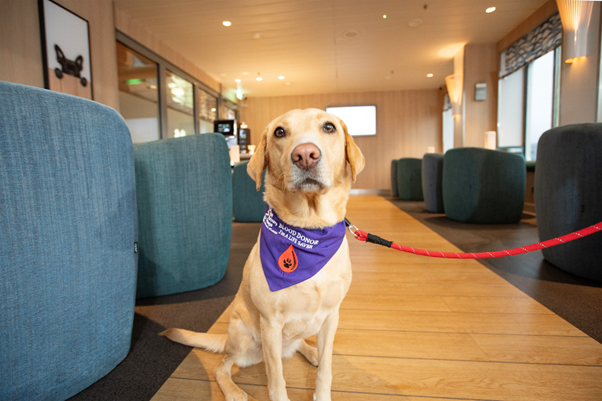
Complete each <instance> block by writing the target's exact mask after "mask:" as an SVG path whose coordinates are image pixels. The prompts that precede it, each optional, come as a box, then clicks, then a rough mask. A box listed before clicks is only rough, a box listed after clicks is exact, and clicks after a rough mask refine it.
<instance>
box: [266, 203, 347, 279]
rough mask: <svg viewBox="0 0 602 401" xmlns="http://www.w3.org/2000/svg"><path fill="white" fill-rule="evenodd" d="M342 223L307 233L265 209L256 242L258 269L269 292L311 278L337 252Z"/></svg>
mask: <svg viewBox="0 0 602 401" xmlns="http://www.w3.org/2000/svg"><path fill="white" fill-rule="evenodd" d="M344 238H345V221H341V222H340V223H337V224H335V225H334V226H332V227H326V228H324V229H321V230H320V229H316V230H308V229H304V228H299V227H294V226H291V225H289V224H286V223H285V222H284V221H282V220H281V219H280V218H279V217H278V215H277V214H276V212H274V210H273V209H272V208H270V207H269V206H268V208H267V211H266V213H265V215H264V216H263V225H262V227H261V236H260V240H259V256H260V258H261V266H262V267H263V272H264V274H265V277H266V280H267V282H268V285H269V287H270V290H271V291H279V290H282V289H284V288H287V287H291V286H293V285H295V284H298V283H301V282H303V281H305V280H307V279H309V278H311V277H313V276H315V275H316V274H317V273H318V272H319V271H320V270H321V269H322V268H323V267H324V266H325V265H326V263H328V261H329V260H330V259H331V258H332V257H333V255H334V254H335V253H336V252H337V251H338V250H339V248H340V246H341V244H342V243H343V239H344Z"/></svg>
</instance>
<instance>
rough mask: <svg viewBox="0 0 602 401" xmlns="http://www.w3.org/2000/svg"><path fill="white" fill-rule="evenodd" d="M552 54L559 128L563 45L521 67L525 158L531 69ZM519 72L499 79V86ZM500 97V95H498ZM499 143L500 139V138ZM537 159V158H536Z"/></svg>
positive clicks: (554, 105)
mask: <svg viewBox="0 0 602 401" xmlns="http://www.w3.org/2000/svg"><path fill="white" fill-rule="evenodd" d="M550 52H554V75H553V88H552V121H551V124H552V128H555V127H558V125H559V115H560V113H559V104H560V76H561V73H562V72H561V68H562V63H561V60H562V45H558V46H556V47H553V48H551V49H550V50H548V51H547V52H545V53H543V54H541V55H539V56H538V57H537V58H535V59H533V60H531V61H529V62H528V63H525V64H524V65H523V66H521V67H520V68H519V69H518V70H521V69H522V70H523V72H522V73H523V91H522V92H523V93H522V97H523V117H522V124H521V128H522V135H521V136H522V141H523V144H522V145H521V146H522V152H521V153H522V155H523V157H525V160H526V157H527V154H526V152H527V121H528V118H529V115H528V112H529V110H528V93H527V91H528V88H529V69H530V68H531V66H532V64H533V62H535V61H536V60H538V59H539V58H541V57H543V56H545V55H546V54H548V53H550ZM518 70H514V71H511V72H510V73H507V74H505V75H503V76H500V77H498V85H499V82H500V81H501V80H503V79H504V78H506V77H507V76H509V75H512V74H513V73H515V72H517V71H518ZM498 96H499V95H498ZM499 103H500V99H499V97H498V104H499ZM498 125H499V111H498ZM498 136H499V132H498ZM498 143H499V137H498ZM536 159H537V158H536Z"/></svg>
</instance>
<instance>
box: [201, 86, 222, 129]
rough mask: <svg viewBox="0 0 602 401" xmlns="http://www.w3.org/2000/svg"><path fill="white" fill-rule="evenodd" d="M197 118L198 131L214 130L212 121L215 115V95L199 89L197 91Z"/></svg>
mask: <svg viewBox="0 0 602 401" xmlns="http://www.w3.org/2000/svg"><path fill="white" fill-rule="evenodd" d="M197 105H198V110H199V113H198V120H199V133H201V134H205V133H207V132H214V131H215V130H214V128H213V122H214V121H215V120H216V116H217V97H215V96H213V95H211V94H210V93H209V92H207V91H204V90H202V89H199V91H198V99H197Z"/></svg>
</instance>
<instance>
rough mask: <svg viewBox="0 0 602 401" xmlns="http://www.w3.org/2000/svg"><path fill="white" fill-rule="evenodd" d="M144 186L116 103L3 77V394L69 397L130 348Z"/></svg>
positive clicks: (0, 122) (0, 373) (0, 165)
mask: <svg viewBox="0 0 602 401" xmlns="http://www.w3.org/2000/svg"><path fill="white" fill-rule="evenodd" d="M135 190H136V186H135V176H134V159H133V155H132V142H131V138H130V134H129V131H128V129H127V127H126V125H125V123H124V121H123V119H122V118H121V116H119V114H118V113H117V112H115V110H113V109H111V108H109V107H105V106H102V105H100V104H98V103H95V102H92V101H89V100H84V99H81V98H76V97H73V96H69V95H64V94H59V93H56V92H51V91H48V90H43V89H38V88H32V87H28V86H23V85H16V84H9V83H6V82H0V399H1V400H41V399H44V400H64V399H67V398H69V397H71V396H73V395H75V394H77V393H78V392H80V391H81V390H83V389H85V388H86V387H88V386H89V385H91V384H92V383H94V382H95V381H97V380H98V379H100V378H101V377H103V376H104V375H106V374H107V373H108V372H110V371H111V370H112V369H113V368H114V367H115V366H116V365H117V364H118V363H119V362H121V361H122V360H123V359H124V358H125V356H126V355H127V353H128V351H129V349H130V341H131V336H132V324H133V319H134V303H135V290H136V263H137V254H136V253H135V246H134V243H135V242H136V241H137V233H136V231H137V230H136V193H135Z"/></svg>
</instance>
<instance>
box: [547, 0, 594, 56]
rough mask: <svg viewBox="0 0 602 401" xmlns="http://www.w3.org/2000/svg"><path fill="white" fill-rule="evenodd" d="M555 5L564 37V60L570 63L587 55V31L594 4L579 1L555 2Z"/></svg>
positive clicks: (557, 0)
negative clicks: (556, 5)
mask: <svg viewBox="0 0 602 401" xmlns="http://www.w3.org/2000/svg"><path fill="white" fill-rule="evenodd" d="M556 3H557V4H558V11H559V13H560V20H561V21H562V28H563V31H564V35H565V37H566V40H565V41H564V45H565V48H564V60H565V61H566V62H567V63H572V62H573V61H575V59H576V58H579V57H585V56H586V55H587V31H588V28H589V21H590V18H591V16H592V8H593V4H594V3H593V2H591V1H579V0H556Z"/></svg>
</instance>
